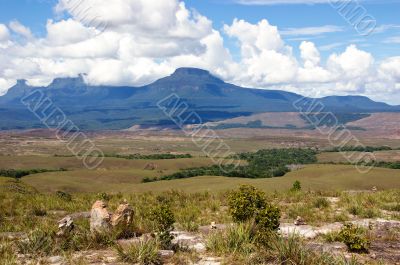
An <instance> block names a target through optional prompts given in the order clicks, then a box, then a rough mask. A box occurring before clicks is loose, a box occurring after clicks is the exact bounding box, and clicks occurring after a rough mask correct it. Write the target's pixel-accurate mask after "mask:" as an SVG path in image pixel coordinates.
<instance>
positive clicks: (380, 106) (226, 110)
mask: <svg viewBox="0 0 400 265" xmlns="http://www.w3.org/2000/svg"><path fill="white" fill-rule="evenodd" d="M31 89H40V90H41V91H43V93H44V94H45V95H46V96H47V97H49V98H50V99H51V100H52V101H53V103H54V104H55V105H56V106H58V107H60V108H61V109H62V110H63V111H64V112H65V113H66V115H67V116H68V118H70V119H71V120H72V121H74V122H75V123H76V124H78V125H80V127H82V129H83V130H85V129H87V130H96V129H112V130H113V129H117V130H119V129H126V128H130V127H131V126H133V125H161V126H162V125H165V126H171V125H173V122H172V121H170V120H168V117H165V115H164V113H163V112H162V111H161V110H159V109H158V108H157V105H156V103H157V102H158V101H159V100H161V99H163V98H166V97H168V96H169V95H171V94H172V93H175V94H177V95H178V96H179V97H181V99H182V100H184V101H185V102H187V103H188V105H189V107H190V110H188V111H197V112H198V113H199V115H200V116H201V117H202V118H203V120H204V122H213V121H219V120H224V119H229V118H234V117H239V116H246V115H252V114H255V113H264V112H297V111H298V110H297V109H296V108H295V107H294V102H296V101H298V100H301V99H304V100H305V101H306V102H307V104H311V102H313V101H314V100H318V101H319V102H321V103H322V104H324V106H325V108H326V111H334V112H344V113H373V112H399V111H400V106H391V105H389V104H386V103H383V102H375V101H373V100H371V99H369V98H368V97H364V96H328V97H323V98H320V99H313V98H307V97H303V96H301V95H299V94H296V93H292V92H287V91H282V90H269V89H256V88H244V87H240V86H236V85H233V84H229V83H226V82H224V81H223V80H222V79H220V78H218V77H216V76H214V75H212V74H210V72H209V71H207V70H203V69H198V68H188V67H185V68H178V69H176V70H175V72H174V73H172V74H171V75H169V76H166V77H164V78H161V79H159V80H157V81H155V82H153V83H151V84H148V85H145V86H141V87H130V86H92V85H87V84H85V82H84V76H83V75H79V76H78V77H76V78H56V79H54V80H53V82H52V83H51V84H49V85H48V86H45V87H38V88H36V87H31V86H29V85H27V83H26V82H25V81H24V80H19V81H18V82H17V84H16V85H15V86H13V87H12V88H10V90H9V91H8V92H7V93H6V94H5V95H3V96H1V97H0V125H1V126H0V129H3V130H7V129H30V128H40V127H41V126H42V125H41V124H40V123H39V122H38V121H37V120H35V119H34V117H33V115H32V114H31V113H29V112H28V111H27V109H26V108H25V107H24V106H23V104H22V103H21V102H20V101H21V98H22V97H23V96H25V95H27V94H28V93H29V92H30V91H31Z"/></svg>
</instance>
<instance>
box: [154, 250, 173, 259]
mask: <svg viewBox="0 0 400 265" xmlns="http://www.w3.org/2000/svg"><path fill="white" fill-rule="evenodd" d="M174 254H175V252H174V251H173V250H159V251H158V255H159V256H160V258H161V259H162V260H166V259H169V258H171V257H172V256H173V255H174Z"/></svg>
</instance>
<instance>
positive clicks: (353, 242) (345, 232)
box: [339, 223, 371, 253]
mask: <svg viewBox="0 0 400 265" xmlns="http://www.w3.org/2000/svg"><path fill="white" fill-rule="evenodd" d="M339 239H340V241H342V242H343V243H345V244H346V246H347V248H348V249H349V251H351V252H358V253H368V249H369V247H370V245H371V242H370V241H369V239H368V238H367V236H366V234H365V231H364V230H363V229H362V228H360V227H357V226H354V225H353V224H351V223H349V224H346V225H345V226H344V227H343V228H342V230H341V231H340V233H339Z"/></svg>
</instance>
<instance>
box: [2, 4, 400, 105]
mask: <svg viewBox="0 0 400 265" xmlns="http://www.w3.org/2000/svg"><path fill="white" fill-rule="evenodd" d="M285 1H286V2H291V3H295V2H296V3H300V2H307V1H295V0H285ZM246 2H249V1H246ZM255 2H258V3H264V4H268V3H269V4H272V3H274V1H261V0H260V1H253V3H255ZM275 2H276V1H275ZM308 2H309V3H311V2H312V3H317V2H325V1H322V0H320V1H308ZM56 10H57V12H63V13H67V14H68V15H69V16H70V18H67V19H61V20H60V19H56V18H49V20H48V21H47V25H46V33H47V34H45V35H44V36H43V37H40V38H38V37H35V36H34V35H33V34H32V33H31V31H30V29H29V28H28V27H26V26H24V25H22V24H21V23H19V22H18V21H11V22H10V23H9V24H8V26H6V25H3V24H0V93H4V92H5V91H6V89H7V87H9V86H11V85H13V84H15V82H16V80H17V79H22V78H24V79H27V80H28V81H29V83H30V84H34V85H43V84H48V83H49V82H51V80H52V79H53V78H55V77H73V76H77V75H78V74H81V73H85V74H87V75H86V80H87V82H89V83H91V84H96V85H132V86H138V85H144V84H148V83H150V82H152V81H155V80H156V79H158V78H160V77H163V76H166V75H168V74H170V73H172V72H173V71H174V70H175V69H176V68H178V67H199V68H204V69H207V70H210V71H211V72H212V73H214V74H216V75H218V76H220V77H222V78H223V79H224V80H226V81H228V82H232V83H235V84H238V85H243V86H246V87H257V88H273V89H287V90H290V91H293V92H298V93H302V94H305V95H308V96H325V95H331V94H350V93H354V94H363V95H368V96H373V98H377V99H385V100H386V99H389V100H391V101H393V100H395V98H396V97H390V96H387V95H396V94H399V93H398V90H399V88H400V72H399V69H400V59H399V57H393V58H387V59H385V60H383V61H380V62H377V61H376V60H375V59H374V57H373V55H372V54H370V53H368V52H365V51H363V50H361V49H360V48H359V47H357V46H355V45H350V46H348V47H344V49H343V50H342V51H341V52H338V53H334V54H331V55H330V56H328V59H327V60H325V59H323V58H322V57H321V55H320V50H319V49H318V48H317V47H316V45H315V44H314V43H313V42H311V41H303V42H301V44H300V46H299V47H291V46H289V45H288V44H287V43H285V41H284V40H283V38H282V35H283V34H284V35H293V36H294V35H298V36H303V35H318V34H321V33H324V32H325V33H326V32H337V31H340V30H341V28H339V27H335V26H323V27H309V28H299V29H286V30H283V31H279V29H278V27H277V26H276V25H272V24H271V23H269V21H268V20H267V19H262V20H260V21H259V22H257V23H250V22H248V21H245V20H240V19H235V20H234V21H233V22H232V23H229V24H225V25H224V27H223V29H221V30H217V29H215V28H213V25H212V21H211V20H209V19H208V18H207V17H205V16H203V15H202V14H199V13H198V12H197V11H195V10H191V9H189V8H188V7H186V5H185V3H184V2H182V1H179V0H163V1H159V0H113V1H109V0H85V1H82V0H59V2H58V4H57V6H56ZM224 37H225V38H230V39H231V40H234V41H236V42H237V44H238V46H239V47H240V58H235V59H233V56H232V54H231V51H230V50H229V49H228V48H227V46H226V45H225V43H224ZM332 45H336V44H332ZM341 45H342V44H341ZM343 46H344V45H343ZM322 48H323V49H325V47H322ZM325 50H326V49H325ZM297 54H299V55H297ZM397 100H398V101H399V102H400V98H398V99H397Z"/></svg>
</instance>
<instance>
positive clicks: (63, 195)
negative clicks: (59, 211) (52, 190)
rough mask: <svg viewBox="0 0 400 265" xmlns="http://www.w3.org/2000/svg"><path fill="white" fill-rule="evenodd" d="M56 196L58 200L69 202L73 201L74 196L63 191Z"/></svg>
mask: <svg viewBox="0 0 400 265" xmlns="http://www.w3.org/2000/svg"><path fill="white" fill-rule="evenodd" d="M56 196H57V198H59V199H61V200H64V201H67V202H70V201H72V195H71V194H69V193H66V192H63V191H57V192H56Z"/></svg>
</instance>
